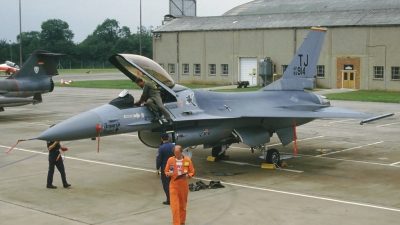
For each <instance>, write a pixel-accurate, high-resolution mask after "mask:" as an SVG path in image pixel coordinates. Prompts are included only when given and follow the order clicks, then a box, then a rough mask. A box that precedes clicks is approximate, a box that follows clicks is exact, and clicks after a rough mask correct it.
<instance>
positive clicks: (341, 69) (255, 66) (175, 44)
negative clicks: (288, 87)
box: [153, 0, 400, 90]
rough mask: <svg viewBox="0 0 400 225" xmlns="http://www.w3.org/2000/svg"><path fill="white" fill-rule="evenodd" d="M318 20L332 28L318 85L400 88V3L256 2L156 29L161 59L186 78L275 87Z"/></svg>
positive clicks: (180, 77)
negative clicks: (278, 76) (275, 78)
mask: <svg viewBox="0 0 400 225" xmlns="http://www.w3.org/2000/svg"><path fill="white" fill-rule="evenodd" d="M318 25H320V26H324V27H327V28H328V31H327V33H326V36H325V40H324V44H323V47H322V51H321V55H320V59H319V61H318V66H317V72H316V74H315V76H316V85H317V87H320V88H353V89H363V90H400V54H399V53H400V26H399V25H400V1H398V0H381V1H376V0H355V1H348V0H329V1H326V0H296V1H293V0H255V1H251V2H248V3H245V4H243V5H240V6H238V7H236V8H233V9H231V10H229V11H228V12H226V13H225V14H223V15H222V16H216V17H181V18H172V19H170V21H168V22H165V23H164V25H162V26H160V27H158V28H157V29H155V30H154V31H153V59H154V60H155V61H156V62H158V63H159V64H160V65H161V66H163V67H164V68H165V69H166V70H167V72H168V73H169V74H170V75H171V76H172V78H173V79H174V80H175V81H177V82H178V83H183V84H184V83H204V84H213V83H215V84H236V82H237V81H243V80H247V81H249V82H250V84H251V85H262V84H267V83H268V82H270V80H271V79H274V77H275V76H273V75H272V74H282V73H283V71H284V70H285V68H286V67H287V65H288V64H289V63H290V60H291V59H292V57H293V55H294V53H295V52H296V50H297V49H298V48H299V46H300V45H301V43H302V41H303V38H304V37H305V36H306V35H307V33H308V31H309V29H310V27H312V26H318ZM266 65H267V67H268V68H269V67H270V68H271V71H269V72H267V75H265V74H266V72H265V68H267V67H266ZM260 75H262V76H260ZM264 75H265V76H264ZM263 78H268V79H269V80H268V82H267V81H266V80H267V79H263Z"/></svg>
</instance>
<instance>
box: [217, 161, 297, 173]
mask: <svg viewBox="0 0 400 225" xmlns="http://www.w3.org/2000/svg"><path fill="white" fill-rule="evenodd" d="M220 162H224V163H230V164H235V165H239V166H254V167H260V168H261V165H256V164H251V163H245V162H235V161H225V160H221V161H220ZM276 169H277V170H283V171H287V172H293V173H303V172H304V171H301V170H290V169H284V168H281V167H278V168H276Z"/></svg>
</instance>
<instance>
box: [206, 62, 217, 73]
mask: <svg viewBox="0 0 400 225" xmlns="http://www.w3.org/2000/svg"><path fill="white" fill-rule="evenodd" d="M216 67H217V66H216V65H215V64H208V72H209V75H216V74H217V68H216Z"/></svg>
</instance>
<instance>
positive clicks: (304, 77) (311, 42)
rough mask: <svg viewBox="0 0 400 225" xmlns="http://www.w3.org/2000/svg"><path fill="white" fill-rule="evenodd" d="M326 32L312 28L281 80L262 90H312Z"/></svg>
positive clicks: (318, 28)
mask: <svg viewBox="0 0 400 225" xmlns="http://www.w3.org/2000/svg"><path fill="white" fill-rule="evenodd" d="M326 30H327V29H326V28H321V27H312V28H311V30H310V32H309V33H308V34H307V37H306V38H305V39H304V41H303V43H302V44H301V46H300V48H299V50H297V52H296V54H295V55H294V57H293V59H292V61H291V62H290V64H289V66H288V67H287V69H286V70H285V72H284V73H283V76H282V78H281V79H279V80H277V81H276V82H274V83H272V84H270V85H268V86H266V87H265V88H263V90H303V89H313V86H314V75H315V71H316V69H317V63H318V59H319V54H320V53H321V48H322V43H323V42H324V38H325V33H326Z"/></svg>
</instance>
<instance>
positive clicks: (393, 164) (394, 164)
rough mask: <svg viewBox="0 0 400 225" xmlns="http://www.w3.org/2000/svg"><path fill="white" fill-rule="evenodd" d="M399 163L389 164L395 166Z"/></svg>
mask: <svg viewBox="0 0 400 225" xmlns="http://www.w3.org/2000/svg"><path fill="white" fill-rule="evenodd" d="M399 163H400V162H395V163H392V164H390V165H391V166H396V165H397V164H399Z"/></svg>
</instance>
